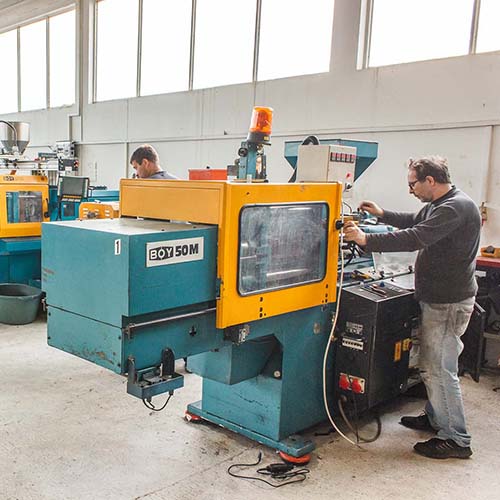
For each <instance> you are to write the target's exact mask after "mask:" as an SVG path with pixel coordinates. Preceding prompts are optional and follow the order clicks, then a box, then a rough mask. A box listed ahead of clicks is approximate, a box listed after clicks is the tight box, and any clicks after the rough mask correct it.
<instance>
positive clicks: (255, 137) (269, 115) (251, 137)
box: [247, 106, 273, 144]
mask: <svg viewBox="0 0 500 500" xmlns="http://www.w3.org/2000/svg"><path fill="white" fill-rule="evenodd" d="M272 123H273V108H266V107H263V106H254V108H253V112H252V119H251V121H250V130H249V131H248V137H247V142H252V143H254V144H271V142H270V141H271V127H272Z"/></svg>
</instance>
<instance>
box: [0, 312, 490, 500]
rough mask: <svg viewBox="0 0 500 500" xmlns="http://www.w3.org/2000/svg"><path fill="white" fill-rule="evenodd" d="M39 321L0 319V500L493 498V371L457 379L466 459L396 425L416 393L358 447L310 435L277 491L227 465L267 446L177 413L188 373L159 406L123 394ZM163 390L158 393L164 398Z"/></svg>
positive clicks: (191, 397)
mask: <svg viewBox="0 0 500 500" xmlns="http://www.w3.org/2000/svg"><path fill="white" fill-rule="evenodd" d="M45 327H46V325H45V323H44V321H42V320H39V321H37V322H36V323H34V324H32V325H27V326H22V327H13V326H7V325H1V324H0V380H1V383H2V390H1V392H0V499H2V500H14V499H19V500H29V499H36V500H42V499H43V500H45V499H47V500H49V499H50V500H58V499H64V500H70V499H71V500H72V499H92V500H105V499H106V500H107V499H120V500H128V499H130V500H131V499H147V500H166V499H169V500H176V499H188V498H196V499H198V500H204V499H235V498H245V497H247V498H251V497H254V498H255V497H256V496H262V497H265V498H266V499H268V498H269V499H275V498H276V499H278V498H286V499H287V500H292V499H304V498H318V499H322V498H325V499H327V498H328V499H336V500H342V499H350V500H352V499H401V498H408V499H412V500H416V499H448V498H449V499H453V500H460V499H464V500H465V499H467V500H469V499H470V498H477V499H481V500H486V499H492V500H493V499H495V500H497V499H498V498H500V474H499V472H498V471H499V470H500V432H499V431H500V418H499V416H500V393H496V392H493V391H492V388H493V387H494V386H496V385H500V377H499V376H496V377H495V376H491V375H490V376H487V375H486V376H483V377H482V380H481V383H480V384H476V383H474V382H472V381H471V380H470V379H469V378H465V379H463V389H464V394H465V402H466V407H467V414H468V420H469V426H470V430H471V432H472V434H473V439H474V441H473V449H474V455H473V457H472V458H471V459H470V460H463V461H461V460H446V461H434V460H430V459H426V458H423V457H420V456H418V455H416V454H415V453H414V452H413V451H412V446H413V444H414V443H415V442H416V441H417V440H423V439H428V438H429V436H428V435H426V434H425V433H419V432H416V431H411V430H409V429H405V428H404V427H402V426H401V425H399V424H398V421H399V418H400V416H401V415H402V414H417V413H418V412H419V411H420V409H421V407H422V401H421V400H417V399H410V398H408V397H403V398H401V399H399V400H398V401H395V402H393V403H391V404H390V405H388V407H387V408H386V410H387V411H386V413H384V415H383V425H384V428H383V433H382V436H381V437H380V439H379V440H378V441H377V442H375V443H373V444H369V445H365V446H364V449H363V450H358V449H356V448H354V447H352V446H351V445H350V444H348V443H346V442H345V441H343V440H341V439H339V438H338V437H335V436H333V435H330V436H326V437H325V436H322V437H316V438H315V439H316V442H317V445H318V446H317V449H316V451H315V452H314V455H313V459H312V461H311V464H310V469H311V473H310V476H309V477H308V479H307V480H306V481H305V482H303V483H301V484H298V485H293V486H286V487H284V488H279V489H272V488H271V487H270V486H267V485H265V484H262V483H258V482H249V481H246V480H240V479H234V478H232V477H230V476H228V474H227V473H226V469H227V467H228V466H229V465H230V464H232V463H235V462H252V461H255V459H256V457H257V454H258V451H259V450H262V451H263V452H264V460H263V462H264V463H265V464H268V463H270V462H272V461H276V460H277V457H276V455H275V454H274V452H273V451H272V450H270V449H267V448H265V447H263V446H259V445H258V444H256V443H254V442H252V441H249V440H247V439H245V438H243V437H240V436H237V435H235V434H233V433H231V432H229V431H226V430H224V429H222V428H218V427H216V426H212V425H208V424H201V425H196V424H189V423H187V422H185V421H184V419H183V413H184V409H185V407H186V404H187V403H189V402H192V401H195V400H197V399H199V396H200V385H201V384H200V379H199V378H198V377H197V376H196V375H187V376H186V380H185V387H184V389H181V390H179V391H177V392H176V393H175V395H174V397H173V398H172V400H171V402H170V403H169V406H168V407H167V409H166V410H165V411H164V412H161V413H152V412H150V411H149V410H147V409H146V408H145V407H144V406H143V404H142V403H141V402H140V401H139V400H137V399H135V398H133V397H131V396H128V395H127V394H126V391H125V379H123V378H122V377H119V376H117V375H114V374H113V373H111V372H108V371H105V370H103V369H101V368H99V367H96V366H94V365H91V364H90V363H87V362H85V361H82V360H80V359H78V358H76V357H73V356H71V355H69V354H65V353H63V352H60V351H57V350H55V349H52V348H49V347H48V346H47V345H46V342H45ZM160 399H161V398H160Z"/></svg>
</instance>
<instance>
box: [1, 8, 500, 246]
mask: <svg viewBox="0 0 500 500" xmlns="http://www.w3.org/2000/svg"><path fill="white" fill-rule="evenodd" d="M12 3H13V2H6V4H12ZM21 3H26V4H28V3H29V2H27V1H26V2H21ZM36 3H37V7H38V8H39V7H40V4H42V2H36ZM44 3H45V4H47V5H48V6H50V5H53V4H54V3H55V2H53V1H52V2H51V1H48V0H45V2H44ZM360 4H361V1H360V0H336V3H335V16H334V30H333V32H334V35H333V41H332V62H331V71H330V72H329V73H327V74H320V75H312V76H305V77H296V78H286V79H280V80H274V81H267V82H260V83H257V84H243V85H233V86H227V87H220V88H214V89H206V90H198V91H192V92H181V93H176V94H170V95H160V96H149V97H143V98H137V99H125V100H117V101H112V102H104V103H89V98H88V96H89V95H90V91H89V85H88V83H87V82H88V80H89V64H88V61H89V37H88V31H89V30H88V28H89V23H90V20H91V17H90V16H89V13H91V11H92V0H82V1H81V2H80V3H79V7H80V26H81V40H82V46H81V49H82V50H81V54H80V57H81V64H80V68H81V79H80V89H79V93H78V96H79V99H78V102H77V104H75V106H73V107H70V108H63V109H57V110H49V111H38V112H32V113H20V114H17V115H9V116H6V118H11V119H22V120H26V121H30V122H31V124H32V128H31V131H32V141H31V145H32V146H33V150H39V149H40V147H42V146H44V145H49V144H51V143H53V142H54V141H56V140H61V139H67V138H68V133H69V131H70V127H69V123H70V121H71V125H72V127H71V129H72V134H73V136H72V138H73V139H75V140H77V141H78V142H79V143H80V144H81V146H80V157H81V164H82V168H83V173H84V174H86V175H89V176H90V177H91V178H92V179H94V180H95V182H97V183H100V184H107V185H108V186H109V187H110V188H116V187H117V186H118V181H119V178H120V177H122V176H126V175H128V174H129V173H130V171H129V170H130V169H129V166H128V162H127V158H128V157H129V154H130V152H131V151H133V149H134V148H135V147H136V146H137V145H139V144H141V143H143V142H149V143H151V144H153V145H154V146H155V147H156V148H157V149H158V151H159V153H160V156H161V161H162V165H163V166H164V168H165V169H167V170H169V171H171V172H172V173H174V174H176V175H178V176H179V177H182V178H187V176H188V169H189V168H201V167H205V166H207V165H210V166H213V167H224V166H226V165H227V164H229V163H231V162H232V161H233V160H234V158H235V157H236V152H237V149H238V145H239V143H240V141H241V140H244V138H245V137H246V132H247V130H248V125H249V121H250V115H251V110H252V107H253V106H254V105H255V104H259V105H266V106H271V107H273V108H274V124H273V141H272V142H273V144H272V146H271V147H269V148H268V149H267V152H268V153H267V154H268V172H269V178H270V180H271V181H286V180H287V179H288V178H289V176H290V174H291V169H290V167H289V166H288V164H287V162H286V160H285V159H284V157H283V150H284V148H283V145H284V142H285V140H300V139H302V138H303V137H305V136H307V135H309V134H311V133H314V134H316V135H318V136H319V137H320V138H330V137H352V138H353V139H367V140H371V141H377V142H379V145H380V146H379V152H380V153H379V158H378V160H377V161H376V162H375V163H374V164H373V166H372V167H371V168H370V169H369V170H368V171H367V172H365V174H364V175H363V176H362V177H361V178H360V179H359V181H358V183H357V185H356V186H355V189H354V193H353V194H354V201H356V200H359V199H361V198H372V199H375V200H378V201H380V203H381V204H383V205H384V206H387V207H390V208H399V209H409V210H411V209H416V208H418V202H417V201H416V200H415V199H414V198H413V197H411V196H409V195H408V192H407V185H406V179H405V175H406V173H405V168H404V163H405V161H406V160H407V158H408V157H410V156H412V157H415V156H419V155H423V154H440V155H442V156H445V157H447V158H448V159H449V161H450V167H451V172H452V177H453V180H454V182H456V184H457V185H458V186H459V187H461V188H462V189H463V190H464V191H466V192H467V193H469V194H470V195H471V196H472V197H473V198H474V200H475V201H476V202H477V203H478V204H480V203H481V202H486V203H487V205H488V206H489V207H490V208H489V209H488V220H487V222H486V224H485V226H484V231H483V241H484V243H485V244H495V245H498V246H500V189H499V187H500V92H499V91H498V88H499V82H500V52H494V53H489V54H479V55H473V56H464V57H455V58H449V59H441V60H434V61H424V62H418V63H412V64H403V65H397V66H389V67H382V68H375V69H368V70H361V71H358V70H357V69H356V57H357V50H358V26H359V18H360ZM5 12H7V11H5ZM11 12H12V9H11V10H9V11H8V12H7V13H9V14H10V13H11ZM1 16H2V10H1V4H0V17H1ZM228 43H230V41H228ZM71 114H77V115H78V117H76V118H72V119H70V118H68V116H69V115H71Z"/></svg>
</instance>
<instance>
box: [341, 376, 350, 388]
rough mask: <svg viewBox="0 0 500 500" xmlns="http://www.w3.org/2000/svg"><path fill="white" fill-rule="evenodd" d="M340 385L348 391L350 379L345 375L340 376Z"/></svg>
mask: <svg viewBox="0 0 500 500" xmlns="http://www.w3.org/2000/svg"><path fill="white" fill-rule="evenodd" d="M339 386H340V388H341V389H344V391H347V390H348V389H349V386H350V384H349V379H348V378H347V377H346V376H345V375H341V376H340V379H339Z"/></svg>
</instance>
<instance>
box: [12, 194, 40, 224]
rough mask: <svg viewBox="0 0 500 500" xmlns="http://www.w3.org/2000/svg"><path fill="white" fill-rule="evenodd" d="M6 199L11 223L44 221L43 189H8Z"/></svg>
mask: <svg viewBox="0 0 500 500" xmlns="http://www.w3.org/2000/svg"><path fill="white" fill-rule="evenodd" d="M6 200H7V222H8V223H9V224H21V223H25V222H42V221H43V199H42V193H41V191H8V192H7V196H6Z"/></svg>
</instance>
